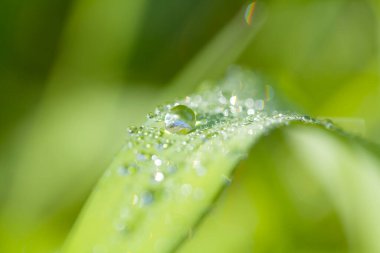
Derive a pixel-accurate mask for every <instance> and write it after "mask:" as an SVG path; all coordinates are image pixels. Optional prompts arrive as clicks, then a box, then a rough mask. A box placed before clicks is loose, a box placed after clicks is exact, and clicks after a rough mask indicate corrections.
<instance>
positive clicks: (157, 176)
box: [153, 171, 165, 183]
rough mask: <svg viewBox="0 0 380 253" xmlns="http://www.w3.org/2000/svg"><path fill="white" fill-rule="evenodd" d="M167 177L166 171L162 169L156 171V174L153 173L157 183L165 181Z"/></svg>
mask: <svg viewBox="0 0 380 253" xmlns="http://www.w3.org/2000/svg"><path fill="white" fill-rule="evenodd" d="M164 179H165V175H164V173H162V172H161V171H156V172H155V173H154V174H153V180H154V181H155V182H157V183H160V182H162V181H164Z"/></svg>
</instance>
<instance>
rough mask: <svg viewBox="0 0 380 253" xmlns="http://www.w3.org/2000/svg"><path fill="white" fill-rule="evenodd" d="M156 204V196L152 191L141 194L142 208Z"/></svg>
mask: <svg viewBox="0 0 380 253" xmlns="http://www.w3.org/2000/svg"><path fill="white" fill-rule="evenodd" d="M153 202H154V195H153V192H151V191H146V192H143V193H142V194H141V206H148V205H150V204H152V203H153Z"/></svg>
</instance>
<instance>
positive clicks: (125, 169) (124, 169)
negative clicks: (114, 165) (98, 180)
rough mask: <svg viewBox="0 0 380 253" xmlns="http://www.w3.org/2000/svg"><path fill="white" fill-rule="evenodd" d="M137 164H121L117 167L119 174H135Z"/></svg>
mask: <svg viewBox="0 0 380 253" xmlns="http://www.w3.org/2000/svg"><path fill="white" fill-rule="evenodd" d="M137 170H138V169H137V166H136V165H134V164H132V165H121V166H119V168H118V169H117V172H118V173H119V175H122V176H126V175H133V174H135V173H136V172H137Z"/></svg>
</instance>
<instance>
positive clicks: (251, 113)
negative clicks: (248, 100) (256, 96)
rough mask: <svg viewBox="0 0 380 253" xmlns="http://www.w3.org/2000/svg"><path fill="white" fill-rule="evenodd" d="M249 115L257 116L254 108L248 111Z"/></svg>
mask: <svg viewBox="0 0 380 253" xmlns="http://www.w3.org/2000/svg"><path fill="white" fill-rule="evenodd" d="M247 114H248V115H254V114H255V109H252V108H251V109H248V110H247Z"/></svg>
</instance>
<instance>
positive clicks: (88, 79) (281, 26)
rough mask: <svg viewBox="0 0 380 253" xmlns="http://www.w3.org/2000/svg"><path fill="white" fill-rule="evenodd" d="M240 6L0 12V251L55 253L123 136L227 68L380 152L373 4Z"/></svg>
mask: <svg viewBox="0 0 380 253" xmlns="http://www.w3.org/2000/svg"><path fill="white" fill-rule="evenodd" d="M247 4H248V2H245V1H236V0H223V1H216V0H209V1H201V0H196V1H174V0H170V1H147V0H142V1H121V0H111V1H108V0H77V1H63V0H54V1H47V0H29V1H26V0H22V1H12V0H3V1H1V2H0V112H1V118H2V120H1V123H2V124H1V125H0V128H1V132H0V151H1V152H0V200H1V202H0V252H22V250H25V251H26V252H51V251H52V250H54V249H56V248H57V247H59V245H60V244H61V243H62V242H63V240H64V238H65V237H66V235H67V233H68V231H69V229H70V227H71V225H72V223H73V222H74V220H75V219H76V217H77V214H78V212H79V210H80V208H81V207H82V205H83V203H84V200H85V199H86V197H87V196H88V194H89V192H90V191H91V189H92V187H93V185H94V184H95V182H96V180H97V179H98V177H99V175H100V173H101V172H102V171H103V170H104V168H105V167H106V166H107V164H108V163H109V162H110V160H111V159H112V156H113V155H114V154H115V153H116V151H117V150H118V149H119V147H120V146H121V144H122V143H123V139H122V138H121V137H122V136H124V130H125V126H126V125H130V124H140V123H141V122H142V121H143V117H144V115H145V113H146V112H148V111H151V110H152V109H153V106H154V105H156V104H159V103H161V102H163V100H167V99H173V98H174V97H175V96H180V95H186V94H187V93H188V92H190V91H192V90H193V89H194V87H196V85H198V83H199V82H201V81H203V80H205V79H208V78H218V77H219V76H220V75H221V74H222V73H224V72H225V70H226V68H227V67H228V66H229V65H230V64H234V63H235V64H236V63H237V64H240V65H243V66H245V67H247V68H251V69H254V70H256V71H258V72H260V73H262V74H264V75H265V76H266V77H267V78H268V80H269V83H270V85H272V86H274V87H275V88H276V90H277V91H278V92H279V93H282V94H283V95H284V97H286V98H288V99H289V101H291V103H292V105H293V107H294V108H298V110H300V111H303V112H305V113H307V114H311V115H313V116H316V117H335V118H354V119H358V120H357V121H361V120H363V121H364V122H365V129H366V131H365V133H362V134H363V135H364V136H365V137H366V138H367V139H369V140H370V141H373V142H377V143H380V134H379V131H378V129H379V127H380V114H379V113H378V110H379V108H380V85H379V83H380V82H379V74H380V51H379V46H380V40H379V38H380V35H379V34H380V28H379V25H380V23H379V18H380V5H379V3H378V1H377V0H372V1H369V0H363V1H354V0H330V1H318V0H310V1H306V0H304V1H302V0H290V1H282V0H271V1H269V0H268V1H265V0H263V1H260V2H259V3H258V8H257V12H256V14H257V17H258V18H257V19H255V18H254V19H253V23H252V24H251V25H247V23H246V21H245V20H244V12H245V8H246V6H247ZM260 4H261V6H260ZM259 7H260V8H259ZM341 122H343V121H341ZM354 122H355V121H354Z"/></svg>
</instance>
